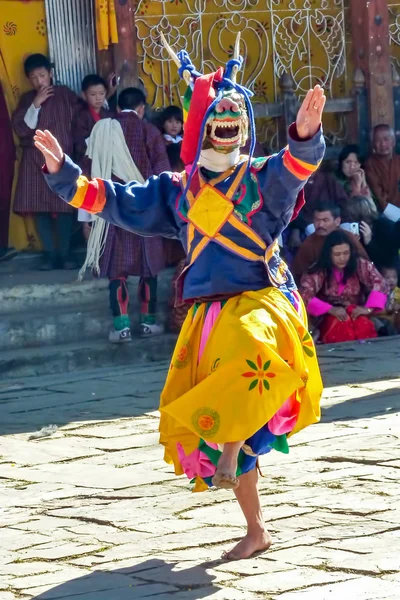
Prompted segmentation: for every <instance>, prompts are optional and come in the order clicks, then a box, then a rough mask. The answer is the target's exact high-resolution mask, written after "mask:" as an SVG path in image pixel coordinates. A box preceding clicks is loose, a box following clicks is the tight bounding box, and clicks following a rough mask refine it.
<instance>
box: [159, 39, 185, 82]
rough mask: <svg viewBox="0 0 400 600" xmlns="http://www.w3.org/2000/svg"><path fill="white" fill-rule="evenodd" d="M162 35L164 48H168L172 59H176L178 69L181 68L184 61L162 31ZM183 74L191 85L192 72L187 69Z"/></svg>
mask: <svg viewBox="0 0 400 600" xmlns="http://www.w3.org/2000/svg"><path fill="white" fill-rule="evenodd" d="M160 37H161V41H162V45H163V46H164V48H165V49H166V51H167V52H168V54H169V55H170V57H171V59H172V60H173V61H174V63H175V64H176V66H177V67H178V69H180V68H181V66H182V63H181V61H180V60H179V58H178V56H177V54H176V53H175V52H174V51H173V50H172V48H171V46H170V45H169V44H168V42H167V40H166V39H165V36H164V34H163V33H162V32H160ZM182 76H183V79H184V80H185V81H186V83H187V85H190V82H191V75H190V72H189V71H187V70H186V69H185V71H183V73H182Z"/></svg>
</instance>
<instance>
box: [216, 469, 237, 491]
mask: <svg viewBox="0 0 400 600" xmlns="http://www.w3.org/2000/svg"><path fill="white" fill-rule="evenodd" d="M211 482H212V484H213V486H214V487H217V488H222V489H224V490H236V489H237V488H238V487H239V479H238V478H237V477H235V475H232V474H231V473H226V472H224V471H219V470H218V469H217V471H216V473H215V475H214V477H213V478H212V480H211Z"/></svg>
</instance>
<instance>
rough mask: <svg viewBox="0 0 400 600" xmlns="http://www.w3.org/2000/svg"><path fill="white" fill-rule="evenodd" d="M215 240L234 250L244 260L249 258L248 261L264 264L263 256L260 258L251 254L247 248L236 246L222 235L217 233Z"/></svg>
mask: <svg viewBox="0 0 400 600" xmlns="http://www.w3.org/2000/svg"><path fill="white" fill-rule="evenodd" d="M214 239H215V241H216V242H219V243H220V244H221V245H222V246H225V248H228V249H229V250H232V251H233V252H235V253H236V254H239V256H243V258H247V260H252V261H254V262H256V261H257V262H260V261H261V262H264V257H263V256H258V255H257V254H255V253H254V252H251V250H246V248H242V247H241V246H238V245H237V244H235V242H232V240H230V239H228V238H226V237H225V236H224V235H221V234H220V233H217V235H216V236H215V238H214Z"/></svg>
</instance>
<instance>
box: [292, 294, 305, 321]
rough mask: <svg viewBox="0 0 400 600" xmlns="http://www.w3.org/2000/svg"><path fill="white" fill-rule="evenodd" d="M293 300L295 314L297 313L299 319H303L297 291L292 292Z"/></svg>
mask: <svg viewBox="0 0 400 600" xmlns="http://www.w3.org/2000/svg"><path fill="white" fill-rule="evenodd" d="M293 299H294V308H295V310H296V312H297V313H299V315H300V317H303V315H302V310H301V301H300V294H299V292H298V291H294V292H293Z"/></svg>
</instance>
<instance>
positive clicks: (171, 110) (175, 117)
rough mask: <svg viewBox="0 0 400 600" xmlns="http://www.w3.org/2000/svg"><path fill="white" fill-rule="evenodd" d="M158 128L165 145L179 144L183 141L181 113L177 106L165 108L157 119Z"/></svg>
mask: <svg viewBox="0 0 400 600" xmlns="http://www.w3.org/2000/svg"><path fill="white" fill-rule="evenodd" d="M158 127H159V129H160V131H161V133H162V134H163V136H164V140H165V143H166V144H168V145H169V144H181V143H182V140H183V137H182V135H183V112H182V109H181V108H179V106H167V108H165V109H164V110H163V111H162V112H161V114H160V117H159V119H158Z"/></svg>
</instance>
